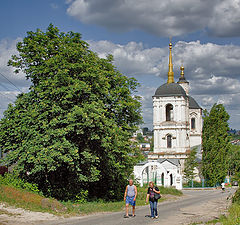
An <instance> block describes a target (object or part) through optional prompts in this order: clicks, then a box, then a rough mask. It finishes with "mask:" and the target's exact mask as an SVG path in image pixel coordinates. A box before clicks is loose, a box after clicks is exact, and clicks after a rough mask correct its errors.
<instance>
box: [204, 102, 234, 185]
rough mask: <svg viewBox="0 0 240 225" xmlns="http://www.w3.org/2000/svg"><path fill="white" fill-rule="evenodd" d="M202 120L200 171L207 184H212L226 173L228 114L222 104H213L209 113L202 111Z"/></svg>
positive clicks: (217, 181) (221, 178)
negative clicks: (201, 160) (201, 159)
mask: <svg viewBox="0 0 240 225" xmlns="http://www.w3.org/2000/svg"><path fill="white" fill-rule="evenodd" d="M203 120H204V123H203V134H202V146H203V162H202V163H203V165H202V173H203V176H204V178H205V179H206V180H207V182H208V184H209V185H212V186H213V185H215V184H216V183H221V182H222V181H223V180H224V178H225V176H226V175H227V170H228V153H229V150H230V142H229V136H228V133H227V132H228V130H229V126H228V120H229V115H228V113H227V112H226V110H225V108H224V106H223V105H222V104H214V105H213V107H212V109H211V111H210V113H208V112H207V111H204V117H203Z"/></svg>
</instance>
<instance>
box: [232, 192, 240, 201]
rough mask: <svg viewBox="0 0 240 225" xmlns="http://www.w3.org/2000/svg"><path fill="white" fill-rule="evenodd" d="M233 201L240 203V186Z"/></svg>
mask: <svg viewBox="0 0 240 225" xmlns="http://www.w3.org/2000/svg"><path fill="white" fill-rule="evenodd" d="M232 202H233V203H237V204H240V188H238V189H237V191H236V192H235V194H234V196H233V199H232Z"/></svg>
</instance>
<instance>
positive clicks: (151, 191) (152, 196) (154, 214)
mask: <svg viewBox="0 0 240 225" xmlns="http://www.w3.org/2000/svg"><path fill="white" fill-rule="evenodd" d="M156 194H158V195H160V191H159V189H158V187H156V186H154V183H153V182H152V181H151V182H149V188H148V191H147V197H146V203H148V201H149V203H150V209H151V218H152V219H154V218H155V219H157V218H158V211H157V204H158V199H157V198H156Z"/></svg>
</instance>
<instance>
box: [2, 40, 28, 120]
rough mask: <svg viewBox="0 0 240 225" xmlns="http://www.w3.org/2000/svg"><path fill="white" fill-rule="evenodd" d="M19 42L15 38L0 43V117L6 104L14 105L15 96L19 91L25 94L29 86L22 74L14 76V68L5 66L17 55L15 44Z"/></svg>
mask: <svg viewBox="0 0 240 225" xmlns="http://www.w3.org/2000/svg"><path fill="white" fill-rule="evenodd" d="M21 40H22V39H20V38H17V39H16V40H6V39H5V40H1V41H0V117H1V116H2V114H3V111H4V110H6V108H7V106H8V104H9V103H14V101H15V99H16V96H17V95H18V94H19V93H20V91H19V90H21V91H22V92H27V91H28V88H29V86H30V81H27V80H26V78H25V74H24V73H22V72H20V73H18V74H15V73H14V68H12V67H9V66H7V63H8V60H9V59H10V58H11V56H12V55H15V54H17V50H16V43H17V42H19V41H21ZM5 77H6V78H7V79H6V78H5ZM12 83H13V84H14V85H15V86H16V87H15V86H14V85H13V84H12Z"/></svg>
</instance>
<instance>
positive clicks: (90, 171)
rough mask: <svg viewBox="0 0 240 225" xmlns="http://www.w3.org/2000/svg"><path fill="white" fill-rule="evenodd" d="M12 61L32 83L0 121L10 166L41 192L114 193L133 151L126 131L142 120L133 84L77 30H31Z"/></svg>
mask: <svg viewBox="0 0 240 225" xmlns="http://www.w3.org/2000/svg"><path fill="white" fill-rule="evenodd" d="M17 50H18V52H19V55H17V56H16V55H14V56H12V59H11V60H10V61H9V65H10V66H13V67H15V68H16V71H15V72H16V73H18V72H19V71H23V72H24V73H25V74H26V77H27V79H30V80H31V82H32V85H31V87H30V90H29V92H28V93H24V94H20V95H19V96H18V97H17V100H16V102H15V104H14V105H9V107H8V109H7V110H6V111H5V114H4V118H3V119H2V120H1V122H0V134H1V135H0V147H1V148H2V149H3V151H4V152H6V153H8V154H7V156H6V158H5V163H6V164H7V165H15V170H16V171H17V173H18V175H19V176H20V177H21V178H23V179H25V180H27V181H29V182H33V183H36V184H38V186H39V188H40V189H41V190H42V191H43V193H44V194H47V195H50V196H53V197H56V198H58V199H63V200H67V199H74V198H75V196H78V195H79V193H81V191H82V190H87V191H88V193H89V196H90V197H101V198H107V199H117V198H119V197H122V196H121V194H120V193H121V191H122V188H124V185H125V182H126V179H127V178H128V176H129V174H130V173H131V172H132V168H133V165H134V163H135V162H136V160H137V157H134V156H135V155H136V154H137V153H136V151H135V150H134V149H132V148H131V147H130V145H131V143H130V141H129V139H130V137H131V134H132V132H133V131H135V129H136V126H137V125H138V124H139V123H140V122H141V120H142V119H141V114H140V103H139V97H137V96H135V92H136V87H137V86H138V83H137V82H136V80H135V79H133V78H128V77H126V76H124V75H122V74H121V73H120V72H119V71H117V70H116V68H115V67H114V66H113V65H112V60H113V58H112V56H108V57H107V59H102V58H99V57H98V56H97V54H95V53H94V52H92V51H90V50H89V47H88V44H87V43H86V42H84V41H82V40H81V35H80V34H79V33H74V32H68V33H63V32H60V31H59V29H58V28H57V27H54V26H53V25H50V26H49V27H48V28H47V30H46V32H43V31H41V30H39V29H38V30H37V31H36V32H28V33H27V36H26V37H25V38H24V39H23V41H22V42H19V43H18V44H17Z"/></svg>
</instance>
